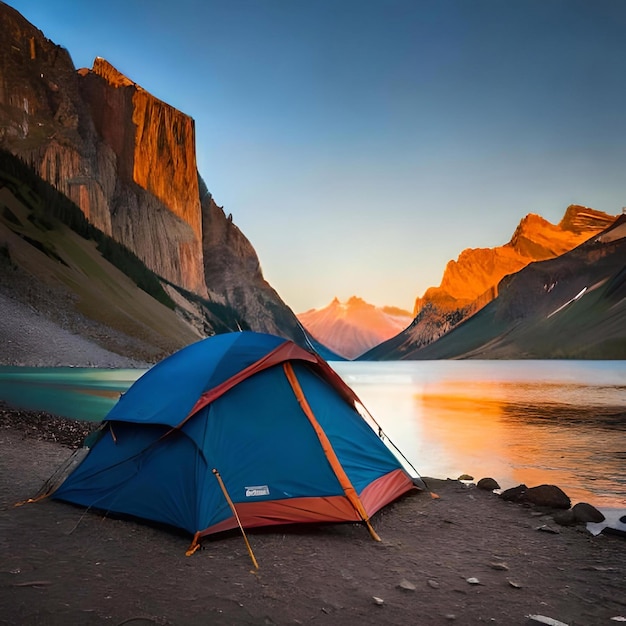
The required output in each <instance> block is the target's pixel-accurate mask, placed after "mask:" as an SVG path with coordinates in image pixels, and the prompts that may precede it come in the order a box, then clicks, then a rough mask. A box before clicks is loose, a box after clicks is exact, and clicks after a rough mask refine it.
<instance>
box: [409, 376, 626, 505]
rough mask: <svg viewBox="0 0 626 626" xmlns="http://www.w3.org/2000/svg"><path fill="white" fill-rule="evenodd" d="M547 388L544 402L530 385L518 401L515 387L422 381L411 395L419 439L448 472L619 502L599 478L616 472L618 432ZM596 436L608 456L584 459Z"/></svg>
mask: <svg viewBox="0 0 626 626" xmlns="http://www.w3.org/2000/svg"><path fill="white" fill-rule="evenodd" d="M538 392H539V393H538ZM550 393H551V390H549V389H547V390H546V393H545V394H544V396H545V397H548V398H549V399H548V401H547V402H545V404H544V403H543V402H538V401H537V398H538V397H540V398H541V397H542V394H541V389H539V390H538V389H537V388H535V389H533V390H532V395H533V397H534V400H532V401H530V400H529V401H524V400H523V393H522V394H521V395H520V389H519V386H517V387H516V388H515V389H513V387H512V386H511V385H507V384H502V383H497V382H496V383H490V382H485V381H479V382H477V381H469V382H463V381H439V382H436V383H430V384H426V385H425V386H424V387H423V389H422V391H421V393H418V394H415V395H414V400H415V402H416V403H418V410H419V412H420V413H421V415H422V428H423V432H424V438H425V440H427V441H431V442H433V443H434V445H436V446H437V447H438V448H439V449H440V450H441V453H442V454H443V455H446V456H447V457H448V459H449V461H448V465H449V466H451V467H456V468H458V474H457V475H456V476H450V477H451V478H457V477H458V475H460V474H462V473H468V474H470V475H472V476H474V478H475V479H476V480H478V479H480V478H482V477H485V476H491V477H492V478H495V479H496V480H497V481H498V483H499V484H500V486H501V487H502V488H503V489H506V488H508V487H512V486H515V485H518V484H520V483H525V484H526V485H528V486H529V487H532V486H535V485H539V484H546V483H547V484H554V485H558V486H559V487H561V489H563V491H565V493H567V495H568V496H569V497H570V498H571V500H572V502H573V503H575V502H579V501H587V502H589V501H591V502H593V503H594V504H596V506H607V507H608V506H617V507H624V506H625V505H626V501H625V500H620V499H615V497H614V496H613V497H611V496H607V495H605V494H604V495H603V485H604V484H610V483H611V482H613V483H615V482H616V481H618V480H620V479H621V478H622V473H623V472H622V470H620V468H619V458H620V457H619V454H620V453H619V450H618V448H617V446H619V442H618V437H619V436H620V433H619V432H617V433H616V432H614V431H611V430H610V429H607V428H603V427H602V424H599V423H598V422H594V421H593V420H589V416H588V414H585V415H582V416H577V414H576V412H577V408H576V406H574V405H567V404H560V403H559V402H556V401H555V398H551V397H550ZM520 397H522V401H520ZM587 412H588V411H587ZM577 417H580V418H581V419H577ZM583 418H584V419H583ZM598 438H601V439H602V438H604V439H605V449H606V450H607V454H606V455H602V457H601V458H600V457H598V455H596V458H590V454H589V450H593V449H596V450H597V449H598ZM592 444H593V445H592ZM612 450H614V451H615V453H614V454H612V453H611V451H612ZM586 485H589V486H588V487H587V486H586ZM609 491H610V489H609Z"/></svg>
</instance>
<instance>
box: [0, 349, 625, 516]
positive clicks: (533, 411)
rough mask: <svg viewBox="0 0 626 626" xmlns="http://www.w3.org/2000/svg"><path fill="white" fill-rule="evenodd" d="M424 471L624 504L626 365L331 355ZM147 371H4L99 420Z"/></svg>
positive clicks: (37, 400)
mask: <svg viewBox="0 0 626 626" xmlns="http://www.w3.org/2000/svg"><path fill="white" fill-rule="evenodd" d="M331 365H332V366H333V367H334V368H335V370H336V371H337V372H338V373H339V374H340V375H341V376H342V378H343V379H344V380H345V381H346V382H347V383H348V384H349V385H350V386H351V387H352V389H353V390H354V391H355V392H356V393H357V395H358V396H359V397H360V398H361V400H362V402H363V404H364V405H365V406H366V407H367V409H368V411H369V413H370V414H371V415H372V416H373V418H374V419H375V420H376V422H377V423H378V424H379V425H380V426H381V427H382V429H383V431H384V432H385V434H386V435H387V437H388V439H389V440H391V441H392V442H393V443H394V444H395V445H396V446H397V447H398V448H399V449H400V450H401V451H402V453H403V454H404V456H405V457H406V458H407V459H408V461H409V462H410V464H411V465H413V466H414V467H415V468H416V469H417V471H418V472H419V473H420V475H422V476H434V477H437V478H446V477H450V478H458V476H460V475H461V474H463V473H468V474H471V475H472V476H474V477H475V478H476V479H479V478H482V477H483V476H491V477H493V478H495V479H496V480H497V481H498V482H499V483H500V485H501V486H502V487H503V488H507V487H511V486H514V485H518V484H519V483H526V484H527V485H529V486H533V485H538V484H542V483H553V484H556V485H559V486H560V487H561V488H562V489H563V490H564V491H565V492H566V493H567V494H568V495H569V496H570V497H571V498H572V500H573V501H574V502H576V501H587V502H591V503H593V504H595V505H596V506H600V507H617V508H626V361H413V362H404V361H398V362H384V363H361V362H333V363H331ZM143 372H144V370H102V369H83V368H9V367H0V399H4V400H6V401H8V402H10V403H12V404H14V405H17V406H22V407H25V408H33V409H44V410H47V411H50V412H52V413H56V414H60V415H66V416H68V417H73V418H77V419H89V420H100V419H102V418H103V417H104V416H105V415H106V413H107V412H108V410H109V409H110V408H111V407H112V406H113V405H114V404H115V402H116V400H117V398H118V397H119V394H120V393H121V392H122V391H125V390H126V389H127V388H128V387H129V386H130V385H131V384H132V383H133V382H134V381H135V380H136V379H137V378H138V377H139V376H140V375H141V374H143Z"/></svg>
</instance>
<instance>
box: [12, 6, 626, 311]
mask: <svg viewBox="0 0 626 626" xmlns="http://www.w3.org/2000/svg"><path fill="white" fill-rule="evenodd" d="M8 4H10V5H11V6H13V7H14V8H16V9H17V10H18V11H20V12H21V13H22V14H23V15H24V16H25V17H26V18H27V19H28V20H29V21H30V22H32V23H33V24H34V25H35V26H37V27H38V28H39V29H41V30H42V31H43V33H44V34H45V35H46V36H47V37H48V38H49V39H51V40H52V41H54V42H55V43H57V44H59V45H62V46H64V47H65V48H67V49H68V50H69V52H70V54H71V55H72V58H73V60H74V64H75V65H76V67H91V65H92V63H93V59H94V58H95V57H96V56H101V57H104V58H105V59H107V60H108V61H109V62H111V63H112V64H113V65H114V66H116V67H117V68H118V69H119V70H120V71H122V72H123V73H124V74H126V75H127V76H128V77H129V78H130V79H131V80H133V81H135V82H136V83H138V84H139V85H141V86H142V87H143V88H145V89H146V90H147V91H149V92H151V93H152V94H154V95H155V96H157V97H158V98H160V99H162V100H164V101H166V102H168V103H169V104H171V105H173V106H175V107H176V108H178V109H180V110H181V111H183V112H184V113H187V114H188V115H190V116H191V117H193V118H194V119H195V121H196V142H197V154H198V167H199V170H200V174H201V175H202V177H203V178H204V180H205V181H206V183H207V185H208V187H209V189H210V190H211V192H212V193H213V195H214V197H215V199H216V201H217V203H218V204H220V205H221V206H224V210H225V212H226V213H232V214H233V219H234V221H235V223H236V224H237V225H238V226H239V227H240V228H241V230H242V231H243V232H244V234H245V235H246V236H247V237H248V239H250V241H251V243H252V244H253V246H254V247H255V249H256V250H257V252H258V254H259V258H260V260H261V265H262V267H263V271H264V274H265V277H266V279H267V280H268V281H269V282H270V283H271V284H272V286H274V287H275V288H276V290H277V291H278V293H279V294H280V295H281V297H282V298H283V299H284V300H285V301H286V302H287V304H288V305H290V306H291V307H292V309H293V310H294V311H295V312H296V313H299V312H302V311H304V310H307V309H309V308H321V307H323V306H325V305H327V304H328V303H329V302H330V301H331V299H332V298H333V297H334V296H337V297H339V299H340V300H346V299H347V298H349V297H350V296H351V295H353V294H354V295H358V296H360V297H362V298H364V299H365V300H366V301H368V302H371V303H373V304H376V305H395V306H400V307H403V308H406V309H409V310H411V309H412V307H413V302H414V299H415V297H416V296H420V295H422V294H423V292H424V291H425V290H426V289H427V288H428V287H429V286H436V285H439V283H440V281H441V277H442V274H443V271H444V268H445V265H446V263H447V262H448V261H449V260H450V259H456V258H457V256H458V254H459V253H460V252H461V250H463V249H464V248H467V247H473V248H477V247H492V246H497V245H501V244H504V243H506V242H507V241H508V240H509V239H510V237H511V235H512V233H513V231H514V229H515V227H516V226H517V224H518V222H519V221H520V219H521V218H522V217H523V216H524V215H526V214H527V213H531V212H532V213H538V214H540V215H542V216H543V217H545V218H546V219H548V220H550V221H551V222H553V223H556V222H558V221H559V220H560V219H561V217H562V216H563V213H564V212H565V209H566V208H567V206H568V205H569V204H572V203H577V204H584V205H586V206H590V207H593V208H596V209H599V210H602V211H606V212H607V213H611V214H617V213H619V212H621V209H622V206H624V205H626V1H625V0H580V1H579V0H220V1H215V0H178V1H176V2H166V1H164V0H124V1H121V0H108V1H107V2H91V1H89V2H76V1H75V0H9V2H8Z"/></svg>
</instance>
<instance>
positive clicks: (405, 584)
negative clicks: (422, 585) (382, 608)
mask: <svg viewBox="0 0 626 626" xmlns="http://www.w3.org/2000/svg"><path fill="white" fill-rule="evenodd" d="M398 587H400V589H404V590H406V591H415V585H414V584H413V583H412V582H410V581H408V580H407V579H406V578H403V579H402V580H401V581H400V582H399V583H398Z"/></svg>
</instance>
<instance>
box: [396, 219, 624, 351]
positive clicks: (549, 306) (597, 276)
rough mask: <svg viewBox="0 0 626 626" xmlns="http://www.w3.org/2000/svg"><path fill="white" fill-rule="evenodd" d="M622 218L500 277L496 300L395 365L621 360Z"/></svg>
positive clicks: (409, 348) (403, 348) (403, 347)
mask: <svg viewBox="0 0 626 626" xmlns="http://www.w3.org/2000/svg"><path fill="white" fill-rule="evenodd" d="M625 260H626V215H622V216H621V217H619V218H618V219H617V220H616V221H615V222H614V224H612V225H611V226H610V227H609V228H607V229H606V230H604V231H603V232H602V233H600V234H599V235H597V236H595V237H592V238H591V239H589V240H588V241H586V242H585V243H583V244H581V245H580V246H578V247H576V248H574V249H573V250H571V251H570V252H567V253H565V254H562V255H560V256H558V257H556V258H553V259H550V260H547V261H541V262H535V263H531V264H529V265H527V266H526V267H525V268H523V269H522V270H520V271H519V272H516V273H515V274H512V275H510V276H507V277H505V278H504V279H503V280H502V281H501V282H500V283H499V285H498V297H497V298H495V299H494V300H493V301H491V302H490V303H488V304H487V305H486V306H485V307H484V308H482V309H481V310H480V311H479V312H478V313H476V314H475V315H473V316H472V317H471V318H469V319H467V320H466V321H464V322H463V323H461V324H459V325H457V326H456V327H455V328H454V329H453V330H451V331H450V332H449V333H447V334H446V335H445V336H443V337H441V338H440V339H438V340H437V341H435V342H433V343H431V344H429V345H427V346H424V347H421V348H415V347H414V346H412V345H411V344H409V343H407V344H404V345H400V346H399V347H398V348H397V349H396V351H395V354H394V355H390V358H396V359H398V358H402V359H451V358H478V359H510V358H527V359H548V358H568V359H569V358H571V359H625V358H626V264H625Z"/></svg>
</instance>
